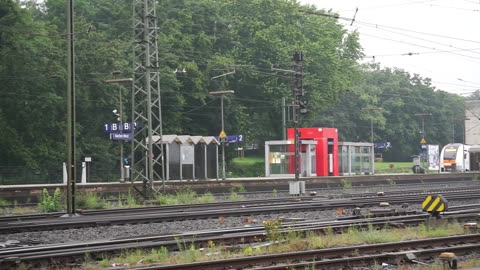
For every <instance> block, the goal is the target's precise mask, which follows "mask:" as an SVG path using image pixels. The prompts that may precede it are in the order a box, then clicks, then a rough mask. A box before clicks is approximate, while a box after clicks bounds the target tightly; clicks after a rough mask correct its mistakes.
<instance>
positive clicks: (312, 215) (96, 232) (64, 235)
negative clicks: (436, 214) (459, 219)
mask: <svg viewBox="0 0 480 270" xmlns="http://www.w3.org/2000/svg"><path fill="white" fill-rule="evenodd" d="M451 186H455V185H448V187H450V188H451ZM459 186H462V185H459ZM409 188H410V189H411V188H412V186H410V187H404V188H403V189H409ZM436 188H440V187H436ZM359 189H360V190H361V191H360V190H359ZM359 189H357V188H352V189H348V190H338V191H343V192H344V193H357V192H358V193H365V192H378V191H395V190H402V189H401V188H398V187H396V186H391V187H390V188H387V187H385V186H379V187H366V188H359ZM327 192H328V191H327V190H319V191H317V196H323V195H331V194H332V193H335V192H328V193H327ZM338 193H340V192H337V193H336V194H338ZM277 196H278V197H288V196H289V195H288V194H286V193H278V194H277ZM267 197H268V195H267V194H266V193H260V194H248V195H245V196H244V198H245V199H246V200H248V199H260V198H261V199H265V198H267ZM269 197H273V194H270V196H269ZM478 203H480V200H466V201H452V202H450V204H449V205H450V206H455V205H464V204H478ZM376 208H378V207H376ZM390 208H393V209H397V210H412V211H413V210H420V209H421V207H420V205H418V204H412V205H409V206H408V207H407V208H401V206H391V207H390ZM368 210H369V208H364V209H362V214H365V213H367V212H368ZM346 214H347V215H348V214H351V210H347V211H346ZM280 217H287V218H299V219H306V220H333V219H336V218H337V217H339V216H338V215H337V213H336V211H335V210H328V211H302V212H291V213H288V214H268V215H252V216H248V221H247V217H225V218H220V219H203V220H186V221H174V222H164V223H151V224H136V225H121V226H118V225H117V226H109V227H91V228H81V229H67V230H57V231H36V232H23V233H14V234H8V235H0V248H1V247H2V246H5V245H6V243H7V242H8V243H9V245H10V243H11V244H13V245H32V244H54V243H67V242H77V241H90V240H107V239H116V238H124V237H136V236H143V235H158V234H170V233H181V232H187V231H198V230H208V229H226V228H234V227H244V226H250V225H251V224H252V223H251V221H252V220H253V221H255V223H256V224H261V223H262V222H263V221H265V220H269V219H276V218H280ZM255 223H253V224H255Z"/></svg>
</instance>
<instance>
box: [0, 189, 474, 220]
mask: <svg viewBox="0 0 480 270" xmlns="http://www.w3.org/2000/svg"><path fill="white" fill-rule="evenodd" d="M442 191H443V192H444V193H446V194H448V193H459V192H462V193H463V194H465V192H469V194H470V193H472V192H475V191H478V192H479V193H480V187H477V186H475V187H468V188H466V187H462V188H454V189H453V190H448V189H434V190H428V191H425V190H408V191H392V192H385V193H384V196H381V197H382V198H390V197H391V196H402V197H403V196H406V195H408V196H416V195H419V194H420V195H426V194H431V193H436V192H442ZM405 192H407V194H405ZM398 194H400V195H398ZM341 196H344V197H346V198H337V199H336V200H338V199H347V198H350V199H360V200H363V199H368V198H365V197H371V198H377V199H374V200H381V199H378V197H379V196H378V194H377V193H359V194H343V195H339V196H338V197H341ZM334 197H335V196H334ZM321 198H323V196H319V197H311V196H300V197H290V198H288V197H283V198H271V199H254V200H248V201H236V202H217V203H205V204H193V205H170V206H148V207H135V208H121V209H103V210H80V211H79V213H80V214H81V215H89V216H93V215H101V216H105V215H107V214H122V213H123V214H128V213H137V214H138V213H139V212H142V211H146V212H149V211H155V212H156V211H168V210H171V211H172V212H178V211H182V210H183V211H185V210H195V209H202V210H205V209H208V208H219V207H223V208H228V207H233V206H238V207H243V208H245V207H247V206H250V205H254V206H259V205H261V204H277V205H281V204H291V203H293V202H298V201H309V200H315V199H316V200H320V199H321ZM326 200H328V199H326ZM64 214H65V212H55V213H39V214H29V215H14V216H3V217H0V225H1V224H2V223H5V222H13V221H26V220H38V219H48V218H56V217H60V216H62V215H64Z"/></svg>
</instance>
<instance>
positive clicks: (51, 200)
mask: <svg viewBox="0 0 480 270" xmlns="http://www.w3.org/2000/svg"><path fill="white" fill-rule="evenodd" d="M63 201H64V200H63V194H62V191H61V190H60V188H57V189H55V192H54V193H53V196H50V194H49V193H48V190H47V189H46V188H44V189H43V190H42V198H41V199H40V203H39V204H38V208H39V209H40V210H41V211H42V212H58V211H60V210H62V209H63Z"/></svg>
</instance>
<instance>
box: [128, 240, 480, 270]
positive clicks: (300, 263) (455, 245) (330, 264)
mask: <svg viewBox="0 0 480 270" xmlns="http://www.w3.org/2000/svg"><path fill="white" fill-rule="evenodd" d="M412 247H414V248H412ZM479 248H480V239H479V238H478V235H462V236H451V237H440V238H431V239H423V240H411V241H401V242H394V243H385V244H371V245H357V246H349V247H339V248H325V249H317V250H309V251H300V252H288V253H282V254H269V255H259V256H250V257H242V258H234V259H225V260H215V261H207V262H197V263H190V264H176V265H165V266H162V265H155V266H147V267H137V268H135V269H137V270H140V269H142V270H153V269H157V270H174V269H175V270H200V269H202V270H210V269H211V270H214V269H255V270H259V269H260V270H280V269H282V270H284V269H302V270H303V269H306V268H307V267H308V269H338V267H342V268H343V267H345V266H346V265H348V266H349V267H362V266H363V267H371V266H372V265H375V264H379V263H380V264H381V263H382V262H389V263H392V264H397V263H398V262H400V261H408V257H407V254H414V255H415V257H417V258H420V259H421V258H425V257H428V256H430V257H431V256H438V255H439V254H440V253H442V252H455V253H457V254H462V253H468V252H476V251H478V250H479Z"/></svg>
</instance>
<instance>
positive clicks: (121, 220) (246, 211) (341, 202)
mask: <svg viewBox="0 0 480 270" xmlns="http://www.w3.org/2000/svg"><path fill="white" fill-rule="evenodd" d="M444 197H445V198H447V199H448V200H457V199H472V198H480V192H478V191H475V190H474V191H469V192H466V191H465V192H459V193H458V194H457V192H455V193H447V194H444ZM423 200H424V196H422V195H411V196H399V195H396V196H382V197H375V198H361V199H356V198H352V199H336V200H312V201H310V202H305V201H291V202H288V203H282V204H280V205H274V204H270V205H261V206H255V205H254V204H252V205H242V207H239V206H238V205H237V206H236V207H234V208H231V209H229V208H218V209H215V208H214V207H213V208H210V209H206V210H201V209H198V207H194V208H192V209H193V210H191V211H175V210H174V208H173V209H172V208H167V211H159V209H152V210H150V211H147V210H145V208H142V209H143V211H141V210H139V209H137V211H136V212H134V213H128V215H125V212H123V211H120V212H119V213H117V214H115V212H107V213H109V214H105V213H104V214H103V215H100V213H101V212H96V213H95V214H93V215H84V216H79V217H74V218H68V219H62V218H57V219H40V220H30V221H18V222H6V223H0V234H1V233H7V232H9V233H10V232H21V231H32V230H54V229H64V228H80V227H92V226H108V225H115V224H116V225H120V224H136V223H148V222H168V221H175V220H190V219H206V218H218V217H228V216H249V215H253V214H264V213H275V212H277V213H278V212H281V213H284V212H293V211H319V210H328V209H335V208H353V207H365V206H375V205H378V203H379V202H389V203H390V204H402V203H405V202H409V203H420V202H422V201H423ZM186 209H188V208H186ZM134 210H135V209H134Z"/></svg>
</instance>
